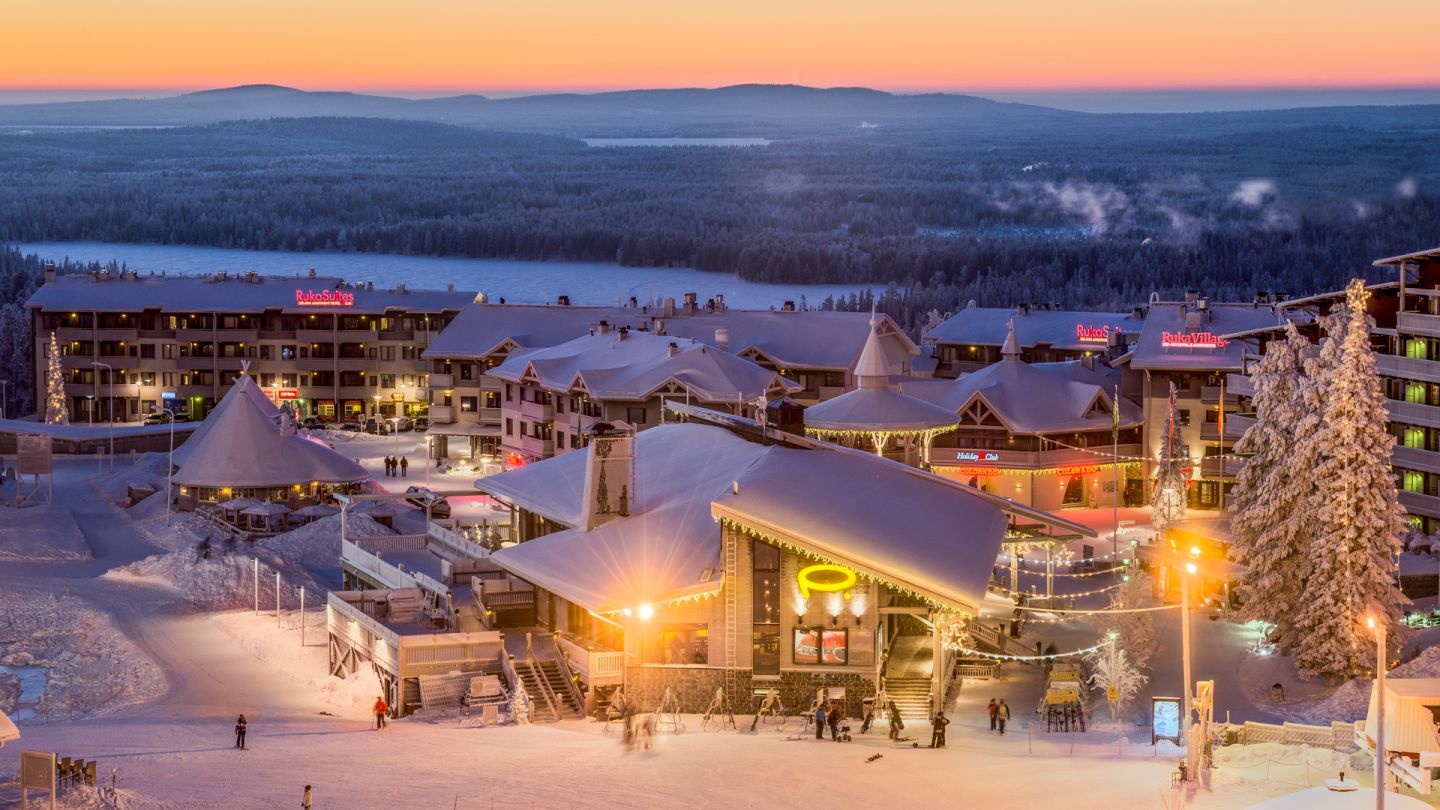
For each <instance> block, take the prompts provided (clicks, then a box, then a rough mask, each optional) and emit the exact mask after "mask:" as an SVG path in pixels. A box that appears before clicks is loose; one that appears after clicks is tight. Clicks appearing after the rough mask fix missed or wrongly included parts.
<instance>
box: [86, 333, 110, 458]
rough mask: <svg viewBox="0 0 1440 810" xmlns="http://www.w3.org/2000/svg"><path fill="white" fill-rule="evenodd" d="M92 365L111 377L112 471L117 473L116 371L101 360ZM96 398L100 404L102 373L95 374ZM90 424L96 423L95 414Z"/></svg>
mask: <svg viewBox="0 0 1440 810" xmlns="http://www.w3.org/2000/svg"><path fill="white" fill-rule="evenodd" d="M90 365H91V366H94V367H95V368H103V369H105V371H106V373H108V374H109V375H110V406H109V410H110V413H109V416H110V471H111V472H114V471H115V369H113V368H111V367H110V364H109V363H102V362H100V361H99V360H91V361H90ZM95 396H96V403H97V404H98V403H99V396H100V372H98V371H97V372H95ZM90 423H91V424H94V423H95V415H94V412H93V411H92V412H91V415H90Z"/></svg>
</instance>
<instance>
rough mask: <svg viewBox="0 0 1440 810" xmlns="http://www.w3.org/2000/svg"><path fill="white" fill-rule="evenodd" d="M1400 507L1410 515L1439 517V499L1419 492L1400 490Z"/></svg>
mask: <svg viewBox="0 0 1440 810" xmlns="http://www.w3.org/2000/svg"><path fill="white" fill-rule="evenodd" d="M1399 494H1400V505H1401V506H1403V507H1405V511H1407V512H1409V513H1411V514H1418V515H1428V516H1430V517H1440V498H1437V497H1435V496H1434V495H1426V494H1424V493H1421V492H1410V491H1409V490H1404V489H1402V490H1400V493H1399Z"/></svg>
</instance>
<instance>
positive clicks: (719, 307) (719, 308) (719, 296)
mask: <svg viewBox="0 0 1440 810" xmlns="http://www.w3.org/2000/svg"><path fill="white" fill-rule="evenodd" d="M715 311H716V312H724V311H725V293H715Z"/></svg>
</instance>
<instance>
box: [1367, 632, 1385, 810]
mask: <svg viewBox="0 0 1440 810" xmlns="http://www.w3.org/2000/svg"><path fill="white" fill-rule="evenodd" d="M1365 623H1366V624H1368V625H1370V627H1371V628H1372V629H1374V630H1375V810H1385V782H1386V781H1388V779H1387V777H1388V776H1389V774H1388V773H1386V763H1385V759H1386V758H1385V620H1384V619H1383V618H1382V619H1381V620H1380V621H1378V622H1377V621H1375V617H1374V616H1371V617H1369V618H1368V619H1366V620H1365Z"/></svg>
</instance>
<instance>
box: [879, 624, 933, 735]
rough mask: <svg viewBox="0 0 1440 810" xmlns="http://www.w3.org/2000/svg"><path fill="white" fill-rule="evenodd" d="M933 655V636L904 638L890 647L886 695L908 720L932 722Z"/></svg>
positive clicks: (896, 640)
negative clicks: (931, 672)
mask: <svg viewBox="0 0 1440 810" xmlns="http://www.w3.org/2000/svg"><path fill="white" fill-rule="evenodd" d="M932 655H933V648H932V646H931V641H930V637H929V636H900V637H898V638H896V639H895V641H894V643H893V644H891V646H890V660H889V662H888V663H887V665H886V668H885V692H886V694H887V695H888V696H889V697H890V699H891V700H893V701H895V706H896V708H898V709H899V710H900V716H901V717H903V718H905V719H907V720H929V719H930V668H931V666H932V664H931V660H930V659H931V657H932Z"/></svg>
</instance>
